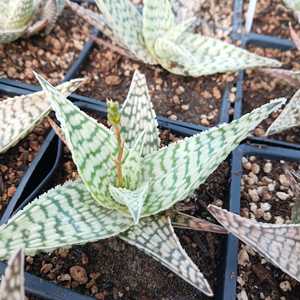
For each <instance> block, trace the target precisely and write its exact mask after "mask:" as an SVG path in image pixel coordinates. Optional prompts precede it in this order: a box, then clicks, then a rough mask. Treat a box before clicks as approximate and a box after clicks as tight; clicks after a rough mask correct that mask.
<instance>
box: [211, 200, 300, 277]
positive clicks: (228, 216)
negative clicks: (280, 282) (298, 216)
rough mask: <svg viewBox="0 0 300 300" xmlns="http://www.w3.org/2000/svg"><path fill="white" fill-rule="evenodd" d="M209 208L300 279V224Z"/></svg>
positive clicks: (269, 257) (231, 227) (221, 220)
mask: <svg viewBox="0 0 300 300" xmlns="http://www.w3.org/2000/svg"><path fill="white" fill-rule="evenodd" d="M208 210H209V212H210V213H211V214H212V215H213V216H214V217H215V218H216V219H217V220H218V222H220V223H221V224H222V225H223V226H224V227H225V228H226V229H227V230H228V231H229V232H230V233H232V234H234V235H235V236H236V237H238V238H239V239H240V240H241V241H243V242H244V243H245V244H246V245H248V246H250V247H252V248H253V249H254V250H256V251H257V252H258V253H259V254H261V255H263V256H264V257H265V258H267V259H268V260H269V261H270V262H271V263H273V264H274V265H275V266H277V267H278V268H280V269H281V270H282V271H284V272H286V273H287V274H289V275H290V276H291V277H293V278H295V279H296V280H298V281H300V224H299V225H294V224H291V225H273V224H267V223H260V222H256V221H253V220H249V219H246V218H242V217H240V216H239V215H236V214H233V213H231V212H228V211H226V210H224V209H221V208H219V207H216V206H213V205H210V206H209V207H208Z"/></svg>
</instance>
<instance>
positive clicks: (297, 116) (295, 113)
mask: <svg viewBox="0 0 300 300" xmlns="http://www.w3.org/2000/svg"><path fill="white" fill-rule="evenodd" d="M295 126H300V90H298V91H297V92H296V94H295V95H294V96H293V97H292V99H291V100H290V102H289V103H288V104H287V105H286V106H285V108H284V109H283V111H282V112H281V114H280V115H279V116H278V118H277V119H276V120H275V121H274V122H273V123H272V124H271V126H270V127H269V128H268V130H267V132H266V135H272V134H275V133H279V132H281V131H284V130H286V129H289V128H292V127H295Z"/></svg>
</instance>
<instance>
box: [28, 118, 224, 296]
mask: <svg viewBox="0 0 300 300" xmlns="http://www.w3.org/2000/svg"><path fill="white" fill-rule="evenodd" d="M98 119H99V118H98ZM161 137H162V140H163V144H168V143H169V142H171V141H172V142H173V141H175V140H176V139H177V137H176V136H174V135H173V134H171V133H170V132H169V131H167V130H163V131H161ZM77 176H78V175H77V171H76V168H75V165H74V163H73V162H72V160H71V157H70V152H69V150H68V149H67V148H66V147H65V149H64V155H63V160H62V163H61V168H60V170H59V172H58V173H57V174H56V175H55V176H54V178H55V180H54V181H53V186H55V185H56V184H58V183H60V184H61V183H63V182H64V181H66V180H67V179H74V178H76V177H77ZM227 180H228V164H227V163H223V164H222V165H221V166H220V167H219V168H218V170H216V171H215V172H214V174H212V175H211V176H210V177H209V179H208V180H207V181H206V183H205V184H203V185H201V186H200V188H199V189H198V190H197V191H196V192H195V194H194V195H193V196H192V197H190V198H189V199H187V200H185V201H183V202H181V203H180V204H179V205H178V206H179V207H180V208H184V209H186V210H187V211H186V212H187V213H189V214H192V215H195V216H199V217H200V216H201V217H205V218H207V216H208V213H207V212H206V210H205V208H206V206H207V205H208V203H212V202H214V203H215V204H218V205H222V204H223V201H224V199H226V193H227ZM176 232H177V234H178V236H179V238H180V241H181V243H182V245H183V247H184V248H185V249H186V250H187V252H188V254H189V255H190V256H191V258H192V260H193V261H194V262H195V263H196V264H197V265H198V266H199V268H200V270H201V271H202V272H203V273H204V274H205V276H206V277H207V278H208V281H209V282H210V284H211V286H212V288H213V290H214V291H216V288H217V286H218V285H219V284H220V283H219V281H218V278H217V274H218V271H219V272H220V270H222V269H221V268H222V245H223V241H224V237H221V236H217V235H213V234H209V233H198V232H191V231H186V230H185V231H183V230H176ZM26 270H27V271H29V272H31V273H34V274H36V275H38V276H41V277H43V278H45V279H47V280H50V281H54V282H56V283H58V284H60V285H62V286H64V287H68V288H72V289H75V290H76V291H78V292H79V293H82V294H87V295H91V296H94V297H95V298H96V299H105V300H112V299H126V300H133V299H134V300H153V299H165V300H167V299H168V300H176V299H177V300H184V299H186V300H193V299H197V300H200V299H208V298H207V297H206V296H204V295H203V294H201V293H200V292H198V291H197V290H196V289H195V288H193V287H191V286H190V285H188V284H186V283H185V282H184V281H183V280H182V279H180V278H178V277H176V276H175V275H174V274H173V273H171V272H169V271H168V270H167V269H166V268H164V267H163V266H161V265H160V264H159V263H158V262H156V261H155V260H153V259H152V258H150V257H148V256H147V255H145V254H144V253H142V252H141V251H139V250H137V249H136V248H134V247H132V246H129V245H127V244H125V243H124V242H122V241H121V240H119V239H117V238H111V239H108V240H104V241H99V242H96V243H90V244H86V245H84V246H74V247H72V248H71V249H68V250H66V249H58V250H56V251H54V252H53V253H52V254H39V255H36V256H34V257H27V263H26ZM74 270H75V272H76V273H77V275H78V274H79V275H78V276H79V277H78V276H77V277H76V276H74ZM209 299H211V298H209Z"/></svg>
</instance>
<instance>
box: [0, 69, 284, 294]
mask: <svg viewBox="0 0 300 300" xmlns="http://www.w3.org/2000/svg"><path fill="white" fill-rule="evenodd" d="M37 77H38V79H39V81H40V83H41V85H42V86H43V88H44V90H45V92H46V93H47V95H48V97H49V98H48V99H49V101H50V102H51V105H52V108H53V109H54V111H55V112H56V116H57V118H58V120H59V121H60V124H61V129H62V131H63V134H64V138H65V141H66V143H67V146H68V148H69V149H70V151H71V153H72V157H73V160H74V162H75V164H76V166H77V170H78V173H79V176H80V179H78V180H76V181H74V182H66V183H65V184H63V185H61V186H57V187H55V188H54V189H52V190H50V191H48V192H47V193H45V194H43V195H42V196H40V197H39V198H38V199H36V200H34V201H33V202H32V203H30V204H29V205H27V206H26V207H25V208H24V209H23V210H22V211H20V212H18V213H16V214H15V215H14V216H13V217H12V218H11V219H10V220H9V222H8V223H7V224H5V225H3V226H1V227H0V259H4V258H7V257H8V256H9V255H10V254H11V253H12V252H13V251H15V250H16V249H17V248H20V247H23V248H24V251H25V253H27V254H34V253H36V252H37V251H51V250H52V249H55V248H58V247H66V246H70V245H74V244H84V243H87V242H93V241H98V240H101V239H105V238H109V237H112V236H118V237H119V238H121V239H122V240H124V241H126V242H128V243H129V244H131V245H134V246H136V247H137V248H139V249H141V250H143V251H144V252H145V253H147V254H149V255H150V256H152V257H154V258H155V259H156V260H158V261H159V262H161V263H162V264H163V265H164V266H166V267H167V268H169V269H170V270H171V271H173V272H175V273H176V274H177V275H178V276H180V277H181V278H183V279H184V280H185V281H187V282H188V283H190V284H191V285H193V286H194V287H196V288H197V289H199V290H200V291H202V292H203V293H205V294H207V295H209V296H212V295H213V292H212V290H211V288H210V286H209V284H208V282H207V281H206V279H205V278H204V276H203V274H202V273H201V272H200V271H199V269H198V267H197V266H196V265H195V264H194V263H193V262H192V261H191V259H190V258H189V257H188V255H187V254H186V252H185V251H184V250H183V248H182V247H181V245H180V243H179V240H178V238H177V236H176V235H175V233H174V229H173V227H172V223H171V218H170V216H174V215H175V216H176V215H177V213H176V211H175V210H171V211H169V209H171V208H172V206H173V205H174V204H175V203H177V202H178V201H181V200H184V199H185V198H186V197H188V196H189V195H190V194H191V193H192V192H193V191H194V190H195V189H196V188H197V187H198V186H199V185H200V184H201V183H203V182H204V181H205V180H206V179H207V177H208V176H209V175H210V174H211V173H212V172H213V171H214V170H215V169H216V168H217V167H218V166H219V164H220V163H221V162H222V161H224V159H225V158H226V157H227V156H228V155H229V153H230V152H231V151H232V150H233V149H234V148H235V147H236V146H237V145H238V144H239V143H240V142H241V141H242V140H243V139H244V138H246V137H247V135H248V134H249V132H250V131H251V130H253V129H254V128H255V127H256V126H257V125H258V124H259V123H260V122H261V121H262V120H263V119H265V118H266V117H267V116H268V115H269V114H270V113H272V112H273V111H275V110H277V109H278V108H279V107H280V106H281V105H282V104H283V103H284V102H285V99H277V100H274V101H272V102H271V103H269V104H266V105H264V106H262V107H261V108H259V109H256V110H254V111H253V112H251V113H249V114H247V115H245V116H243V117H242V118H240V119H239V120H236V121H233V122H232V123H231V124H223V125H221V126H220V127H216V128H212V129H209V130H207V131H205V132H202V133H200V134H197V135H194V136H192V137H189V138H185V139H183V140H181V141H179V142H178V143H173V144H170V145H169V146H168V147H164V148H161V149H159V144H160V139H159V133H158V129H157V121H156V119H155V113H154V111H153V108H152V104H151V101H150V97H149V93H148V89H147V85H146V80H145V78H144V76H143V75H141V74H140V73H138V72H136V73H135V75H134V78H133V82H132V85H131V87H130V91H129V95H128V97H127V99H126V101H125V103H124V105H123V107H122V110H121V112H119V111H118V105H117V104H116V103H114V102H108V121H109V123H110V124H111V125H112V128H111V130H109V129H108V128H106V127H105V126H104V125H102V124H100V123H97V121H96V120H94V119H93V118H91V117H89V116H88V115H87V114H85V113H84V112H82V111H81V110H80V109H79V108H77V107H76V106H74V105H73V104H72V103H71V102H70V101H68V100H67V99H66V98H65V97H64V96H63V95H62V94H61V93H59V91H57V90H56V89H55V88H53V87H52V86H51V85H50V84H48V83H47V82H46V81H45V80H44V79H43V78H41V77H40V76H39V75H37ZM165 211H167V212H166V213H164V212H165ZM174 223H175V225H176V226H179V227H181V228H189V227H191V224H196V227H197V225H199V224H201V223H202V224H203V226H202V228H205V227H207V226H208V227H209V228H210V229H212V230H211V231H217V232H220V229H219V227H216V225H210V224H208V223H207V222H204V223H203V222H201V220H198V219H197V218H193V217H189V216H188V215H184V214H180V215H179V216H178V217H175V218H174ZM199 228H201V226H199ZM221 232H222V231H221Z"/></svg>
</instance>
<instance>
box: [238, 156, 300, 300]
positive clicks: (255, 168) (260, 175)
mask: <svg viewBox="0 0 300 300" xmlns="http://www.w3.org/2000/svg"><path fill="white" fill-rule="evenodd" d="M243 167H244V175H243V177H242V190H241V215H242V216H244V217H247V218H251V219H256V220H257V221H260V222H267V223H273V224H283V223H290V222H291V219H290V216H291V205H293V203H294V194H293V192H292V190H291V188H290V186H289V181H288V179H287V177H286V175H285V173H284V167H288V168H290V169H293V170H296V171H298V170H299V164H298V163H291V162H284V161H270V160H264V159H258V158H256V157H254V156H251V157H249V158H244V159H243ZM237 281H238V287H237V292H238V294H239V295H238V299H252V300H258V299H268V300H272V299H274V300H275V299H276V300H277V299H287V300H298V299H299V293H300V284H299V283H298V282H297V281H296V280H294V279H292V278H291V277H290V276H288V275H287V274H285V273H283V272H282V271H281V270H280V269H278V268H276V267H274V266H273V265H271V264H270V263H268V262H266V260H265V259H264V258H263V257H261V256H260V255H258V254H257V253H256V252H254V251H253V250H252V249H250V248H249V247H247V246H245V245H244V244H241V249H240V253H239V275H238V280H237ZM245 295H246V296H248V298H245ZM243 297H244V298H243Z"/></svg>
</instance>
